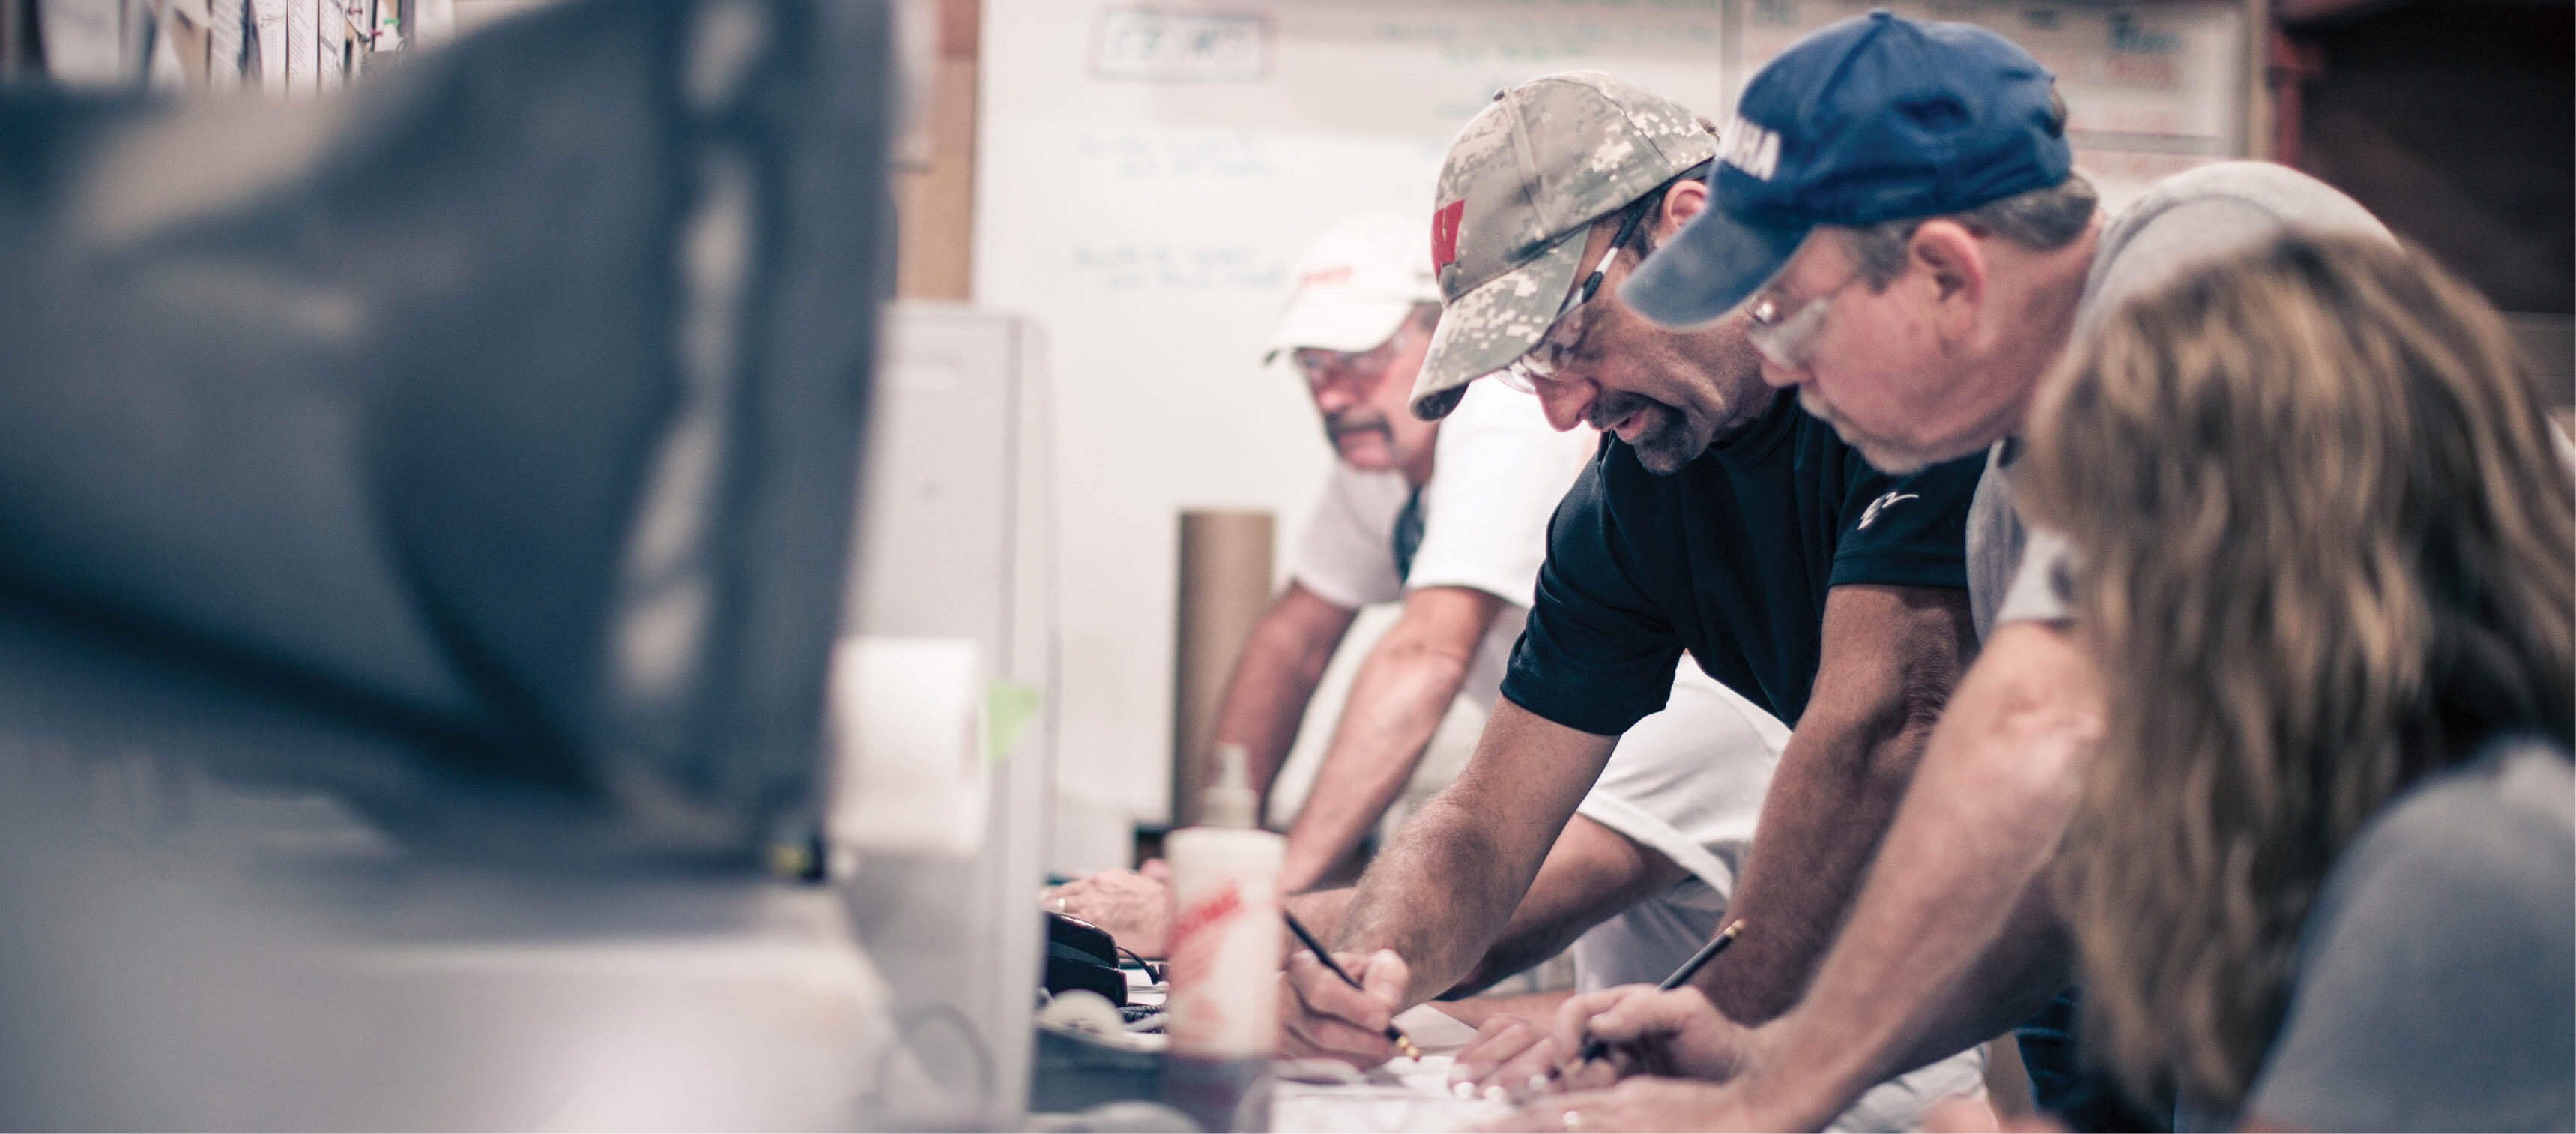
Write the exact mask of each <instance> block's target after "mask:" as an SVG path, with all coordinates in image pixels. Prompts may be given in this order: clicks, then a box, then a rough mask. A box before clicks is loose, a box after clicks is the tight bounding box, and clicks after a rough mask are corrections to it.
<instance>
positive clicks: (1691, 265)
mask: <svg viewBox="0 0 2576 1134" xmlns="http://www.w3.org/2000/svg"><path fill="white" fill-rule="evenodd" d="M2055 83H2056V77H2055V76H2053V75H2051V74H2049V73H2048V69H2047V68H2045V67H2042V66H2040V65H2039V61H2038V60H2036V59H2033V58H2031V57H2030V53H2029V52H2027V51H2023V50H2022V49H2021V48H2019V47H2017V46H2014V44H2013V42H2012V41H2011V40H2008V39H2005V38H2004V37H2002V36H1999V35H1996V34H1995V33H1993V32H1990V31H1987V30H1985V29H1984V28H1980V27H1975V26H1973V25H1969V24H1954V23H1920V22H1917V21H1914V20H1908V19H1905V18H1903V17H1900V16H1896V15H1894V14H1891V13H1889V12H1888V11H1886V10H1885V9H1880V10H1878V11H1874V12H1871V13H1870V14H1868V15H1866V16H1857V17H1854V18H1852V19H1848V20H1844V21H1842V22H1840V23H1837V24H1834V25H1832V26H1830V27H1826V28H1822V29H1819V30H1817V31H1816V32H1815V33H1814V34H1811V35H1809V36H1807V37H1806V38H1805V39H1801V40H1799V41H1798V42H1797V43H1795V44H1793V45H1791V46H1790V48H1789V50H1787V51H1785V52H1782V53H1781V55H1780V57H1779V58H1777V59H1774V60H1772V61H1771V63H1770V65H1769V66H1766V67H1764V68H1762V71H1761V73H1760V74H1757V75H1755V76H1753V81H1752V82H1751V83H1749V84H1747V85H1746V86H1745V88H1744V96H1743V98H1742V99H1740V100H1738V102H1737V104H1736V111H1735V117H1734V118H1733V119H1732V120H1730V121H1728V122H1727V123H1726V124H1725V125H1724V126H1723V127H1722V128H1721V129H1720V130H1719V132H1718V143H1717V165H1716V166H1715V167H1714V168H1712V169H1711V170H1710V171H1709V177H1708V186H1709V207H1708V210H1707V211H1706V212H1703V213H1701V214H1700V215H1699V216H1697V217H1695V218H1692V220H1691V222H1690V223H1689V224H1688V225H1685V226H1683V228H1682V230H1681V231H1680V232H1678V233H1675V234H1674V235H1673V238H1672V239H1671V240H1668V241H1665V242H1664V244H1663V246H1662V247H1659V248H1657V249H1655V252H1654V254H1653V255H1651V256H1649V257H1647V258H1646V262H1645V263H1644V264H1642V265H1640V266H1639V267H1638V269H1637V271H1636V272H1635V273H1634V274H1632V275H1630V276H1629V277H1628V279H1627V281H1626V282H1625V283H1624V284H1622V285H1621V287H1620V289H1619V297H1620V298H1621V299H1622V300H1624V301H1626V302H1627V304H1628V306H1629V307H1630V308H1633V309H1634V310H1635V311H1636V312H1637V313H1638V314H1641V315H1644V316H1645V317H1646V318H1648V319H1652V320H1654V321H1655V322H1657V323H1661V324H1664V325H1666V326H1670V327H1695V326H1699V325H1701V324H1704V323H1708V322H1710V321H1713V320H1715V319H1717V318H1718V317H1720V316H1723V315H1725V314H1726V313H1727V312H1729V311H1732V310H1734V309H1735V307H1736V306H1737V305H1738V304H1741V303H1743V302H1744V301H1745V300H1746V299H1747V298H1749V297H1751V296H1752V295H1753V293H1754V292H1756V291H1759V290H1761V288H1762V285H1764V284H1765V283H1768V282H1770V279H1771V277H1772V276H1773V275H1775V274H1777V273H1778V272H1779V271H1780V268H1781V266H1782V265H1784V264H1787V263H1788V262H1789V257H1790V256H1792V255H1794V254H1796V252H1797V251H1798V245H1799V243H1800V242H1801V241H1804V240H1805V239H1806V238H1807V233H1808V232H1809V231H1811V230H1813V229H1814V228H1815V227H1816V226H1817V225H1866V224H1875V223H1877V222H1879V221H1883V220H1894V219H1896V218H1899V217H1928V216H1938V215H1941V214H1945V213H1956V212H1963V211H1965V210H1968V209H1973V208H1976V207H1977V206H1979V205H1982V204H1985V203H1987V202H1989V201H1994V200H1997V199H2000V198H2003V197H2009V196H2011V195H2013V194H2015V193H2020V192H2025V191H2027V190H2031V189H2040V188H2045V187H2047V186H2050V185H2055V184H2057V183H2059V182H2061V181H2064V180H2066V176H2067V174H2068V173H2070V172H2072V171H2073V170H2074V168H2075V157H2074V153H2073V151H2072V150H2070V149H2069V148H2068V147H2067V144H2066V110H2065V104H2064V103H2063V102H2060V101H2059V100H2058V98H2057V95H2056V93H2055V90H2054V85H2055Z"/></svg>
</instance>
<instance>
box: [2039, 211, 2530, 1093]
mask: <svg viewBox="0 0 2576 1134" xmlns="http://www.w3.org/2000/svg"><path fill="white" fill-rule="evenodd" d="M2027 439H2028V442H2029V452H2028V456H2027V457H2026V460H2027V461H2028V465H2027V466H2026V467H2025V469H2024V470H2023V471H2022V472H2021V473H2020V474H2018V475H2017V476H2016V489H2017V491H2020V492H2021V493H2022V494H2023V495H2022V499H2023V504H2024V506H2025V507H2027V508H2029V509H2031V510H2032V511H2033V512H2034V514H2035V515H2036V516H2037V517H2038V518H2040V520H2041V522H2044V523H2047V524H2049V525H2051V526H2053V527H2056V528H2058V529H2060V530H2062V531H2064V532H2065V533H2067V535H2068V536H2069V537H2070V538H2071V539H2072V541H2073V542H2074V544H2075V545H2076V547H2077V548H2078V549H2079V550H2080V555H2081V557H2082V563H2083V565H2082V566H2081V567H2079V568H2077V569H2076V576H2075V578H2074V579H2073V580H2072V584H2073V586H2074V589H2075V591H2076V596H2077V609H2078V611H2079V615H2078V617H2079V618H2080V619H2081V620H2082V627H2083V630H2084V632H2085V633H2087V634H2089V635H2091V637H2092V648H2093V649H2094V651H2095V653H2096V656H2097V657H2098V658H2099V660H2100V662H2101V664H2102V668H2103V678H2104V682H2105V685H2106V688H2107V689H2108V691H2109V693H2108V696H2109V704H2108V706H2107V709H2108V719H2107V721H2106V732H2105V736H2104V740H2103V744H2102V747H2101V750H2100V752H2099V755H2098V756H2097V758H2096V761H2095V763H2094V765H2093V766H2092V769H2091V771H2090V772H2089V773H2088V778H2087V782H2086V785H2085V791H2084V797H2083V800H2082V803H2081V804H2080V806H2079V809H2078V811H2077V815H2076V818H2075V822H2074V824H2073V826H2072V827H2071V828H2070V831H2069V834H2068V836H2067V838H2068V843H2067V849H2068V852H2069V853H2068V855H2067V858H2066V862H2067V864H2068V867H2067V869H2066V870H2065V871H2064V872H2063V873H2062V874H2061V875H2060V877H2059V879H2058V882H2059V885H2060V897H2061V900H2062V908H2064V909H2065V910H2066V911H2067V914H2068V918H2069V920H2070V922H2071V924H2072V926H2073V928H2074V931H2075V936H2076V941H2077V948H2078V953H2079V956H2080V959H2081V962H2082V968H2083V973H2084V979H2085V982H2086V984H2085V989H2086V993H2085V995H2086V1003H2085V1012H2086V1020H2087V1033H2088V1038H2089V1039H2090V1040H2092V1041H2093V1042H2094V1043H2096V1044H2098V1045H2099V1046H2098V1047H2097V1048H2096V1049H2095V1050H2096V1051H2097V1052H2099V1053H2100V1054H2102V1055H2103V1056H2104V1057H2105V1058H2106V1060H2107V1061H2108V1062H2109V1063H2111V1064H2112V1066H2113V1067H2115V1068H2116V1069H2118V1070H2119V1071H2120V1072H2121V1074H2122V1076H2123V1078H2124V1079H2125V1080H2127V1082H2128V1083H2129V1085H2130V1086H2131V1087H2132V1088H2133V1089H2135V1090H2137V1091H2139V1092H2140V1093H2141V1094H2142V1095H2144V1096H2146V1097H2159V1096H2161V1095H2163V1094H2165V1093H2167V1092H2178V1093H2179V1094H2180V1095H2181V1096H2182V1097H2184V1098H2187V1099H2190V1100H2192V1101H2193V1102H2194V1103H2195V1104H2196V1105H2203V1106H2210V1107H2214V1108H2223V1109H2224V1111H2233V1110H2234V1109H2235V1108H2236V1107H2237V1106H2239V1105H2240V1104H2241V1103H2242V1100H2243V1098H2244V1095H2245V1091H2246V1089H2247V1088H2248V1086H2249V1085H2250V1083H2251V1081H2252V1078H2253V1076H2254V1073H2255V1072H2256V1070H2257V1069H2258V1068H2259V1067H2260V1064H2261V1060H2262V1056H2263V1053H2264V1051H2265V1049H2266V1048H2267V1047H2268V1046H2269V1045H2270V1043H2271V1039H2272V1035H2273V1032H2274V1030H2275V1028H2276V1027H2277V1025H2278V1022H2279V1018H2280V1012H2281V1009H2282V1006H2283V1002H2284V997H2285V995H2286V992H2287V988H2286V982H2287V980H2288V978H2289V976H2290V974H2291V973H2292V970H2293V967H2294V964H2295V962H2296V955H2295V954H2296V950H2297V946H2298V941H2299V934H2300V929H2301V927H2302V925H2303V924H2304V923H2305V921H2306V918H2307V914H2308V911H2309V907H2310V905H2311V903H2312V902H2313V900H2314V898H2315V895H2316V893H2317V890H2318V887H2319V886H2320V885H2322V883H2323V882H2324V879H2325V876H2326V874H2327V871H2328V870H2329V869H2330V868H2331V867H2332V866H2333V864H2334V861H2335V858H2336V857H2337V855H2339V854H2340V853H2341V852H2342V851H2343V849H2344V847H2345V845H2346V844H2347V843H2349V842H2350V841H2351V840H2352V838H2353V837H2354V835H2355V834H2356V833H2357V832H2358V831H2359V830H2360V828H2361V827H2362V825H2363V824H2364V823H2365V822H2367V821H2368V820H2369V819H2370V817H2371V816H2372V814H2373V813H2375V812H2377V811H2378V810H2379V809H2380V808H2381V806H2382V805H2383V804H2385V803H2386V802H2387V801H2388V800H2389V799H2390V797H2391V796H2393V795H2395V794H2396V793H2397V792H2399V791H2401V790H2402V789H2404V788H2405V787H2406V786H2407V785H2409V784H2411V783H2413V782H2414V781H2416V780H2418V779H2421V778H2422V777H2423V776H2425V775H2426V774H2427V773H2430V772H2432V771H2435V770H2438V769H2440V768H2442V767H2445V766H2448V765H2451V764H2454V763H2457V762H2458V761H2460V760H2462V759H2464V758H2465V757H2466V756H2467V755H2468V753H2469V752H2470V750H2471V749H2472V748H2473V746H2474V745H2476V743H2477V742H2478V741H2479V740H2480V739H2481V738H2483V737H2484V736H2485V735H2487V734H2488V733H2490V732H2493V731H2495V730H2498V729H2504V728H2514V727H2525V728H2532V729H2536V730H2539V731H2542V732H2545V733H2546V734H2548V735H2550V736H2552V737H2555V738H2557V739H2558V741H2559V742H2560V743H2561V744H2565V743H2566V742H2567V739H2568V737H2569V733H2570V732H2571V731H2576V662H2571V654H2576V645H2571V638H2576V487H2571V480H2570V474H2569V471H2568V470H2567V468H2566V467H2565V466H2564V465H2563V464H2562V463H2561V461H2560V459H2559V458H2558V456H2557V455H2556V453H2555V452H2554V451H2553V446H2552V441H2551V434H2550V426H2549V425H2548V424H2547V422H2546V419H2545V418H2544V416H2543V413H2542V410H2541V408H2540V406H2539V405H2538V404H2537V403H2536V402H2535V401H2534V400H2533V398H2532V395H2531V392H2530V389H2529V387H2528V385H2527V384H2526V382H2525V379H2524V376H2523V373H2522V367H2521V365H2520V363H2519V362H2518V361H2517V359H2516V357H2515V355H2514V353H2513V345H2512V340H2511V339H2510V338H2509V337H2508V335H2507V333H2506V331H2505V328H2504V325H2503V323H2502V321H2501V320H2500V319H2499V318H2498V317H2497V316H2496V314H2495V312H2494V311H2493V310H2492V309H2490V308H2489V307H2488V306H2487V304H2486V303H2485V302H2484V301H2483V300H2481V299H2479V298H2478V297H2477V295H2476V294H2474V293H2473V292H2471V291H2470V290H2469V289H2468V288H2467V287H2465V286H2463V285H2462V284H2461V283H2459V282H2458V281H2457V280H2455V279H2454V278H2452V277H2451V276H2450V275H2449V274H2448V273H2446V272H2444V271H2443V270H2442V269H2441V268H2440V267H2439V266H2437V265H2435V264H2434V263H2433V262H2432V261H2431V260H2430V259H2429V258H2427V257H2425V256H2423V255H2421V254H2418V253H2416V252H2414V251H2412V250H2409V249H2401V248H2398V247H2394V246H2392V245H2389V244H2386V243H2383V242H2380V241H2377V240H2372V239H2368V238H2362V237H2332V236H2324V235H2296V236H2290V237H2285V238H2282V239H2279V240H2277V241H2275V242H2272V243H2269V244H2267V245H2265V246H2262V247H2259V248H2256V249H2253V250H2251V251H2249V252H2247V253H2245V254H2243V255H2240V256H2237V257H2234V258H2232V259H2229V260H2226V261H2224V262H2220V263H2217V264H2213V265H2211V266H2209V267H2206V268H2203V269H2200V270H2196V271H2193V272H2190V273H2188V274H2186V275H2185V276H2183V277H2182V278H2180V279H2177V280H2176V281H2174V282H2173V283H2171V284H2169V285H2168V286H2166V287H2164V288H2162V289H2161V290H2159V291H2158V292H2156V293H2154V294H2151V295H2148V296H2145V297H2142V298H2141V299H2140V300H2139V301H2137V302H2135V303H2133V304H2131V305H2130V306H2128V307H2127V308H2125V309H2124V310H2123V311H2122V313H2120V314H2118V315H2116V316H2114V317H2112V318H2111V319H2109V320H2108V321H2107V322H2106V324H2105V326H2104V327H2103V328H2102V331H2101V333H2100V334H2099V335H2098V336H2097V337H2095V338H2094V339H2093V340H2091V342H2090V343H2089V345H2087V346H2086V347H2085V348H2084V349H2081V350H2080V351H2078V352H2077V353H2076V354H2075V355H2074V356H2072V357H2070V358H2069V359H2068V361H2067V362H2066V364H2065V365H2064V366H2063V368H2062V369H2061V370H2060V371H2059V372H2058V373H2057V374H2056V375H2055V376H2054V377H2052V378H2051V379H2050V381H2049V383H2048V384H2047V385H2046V386H2045V387H2044V388H2043V391H2042V394H2041V396H2040V399H2039V401H2038V403H2037V404H2036V405H2035V406H2034V408H2033V423H2032V426H2031V428H2030V430H2029V432H2028V437H2027Z"/></svg>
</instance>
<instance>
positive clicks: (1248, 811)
mask: <svg viewBox="0 0 2576 1134" xmlns="http://www.w3.org/2000/svg"><path fill="white" fill-rule="evenodd" d="M1216 761H1217V776H1216V782H1215V783H1214V784H1213V785H1211V786H1210V787H1208V788H1207V789H1206V791H1204V792H1202V793H1201V794H1200V796H1199V825H1198V826H1195V827H1185V828H1183V829H1181V830H1178V831H1174V832H1172V834H1171V837H1170V838H1168V839H1166V840H1165V841H1164V848H1163V849H1164V851H1165V857H1166V858H1167V859H1168V860H1169V861H1170V863H1171V867H1172V905H1173V913H1172V931H1171V938H1170V941H1171V946H1170V948H1171V958H1170V960H1171V966H1170V969H1169V970H1168V971H1169V973H1170V978H1171V982H1172V993H1171V1002H1170V1005H1169V1007H1168V1008H1167V1009H1166V1013H1167V1014H1166V1015H1165V1017H1164V1032H1165V1033H1166V1034H1168V1035H1169V1036H1171V1044H1172V1047H1171V1051H1172V1056H1173V1058H1174V1060H1175V1061H1176V1063H1177V1062H1179V1061H1187V1062H1189V1063H1192V1064H1196V1065H1197V1066H1196V1067H1195V1068H1192V1069H1188V1070H1184V1069H1183V1068H1181V1067H1178V1066H1175V1067H1173V1068H1169V1069H1167V1073H1166V1075H1165V1081H1166V1086H1167V1088H1180V1089H1182V1090H1184V1091H1187V1092H1189V1093H1190V1094H1192V1095H1194V1096H1197V1097H1191V1098H1173V1099H1170V1100H1168V1101H1171V1102H1172V1103H1174V1105H1177V1106H1180V1107H1181V1109H1183V1110H1185V1111H1189V1112H1191V1113H1193V1114H1194V1115H1203V1116H1204V1117H1202V1118H1201V1125H1203V1126H1206V1127H1207V1128H1208V1129H1210V1130H1222V1129H1228V1128H1234V1127H1238V1126H1240V1125H1241V1123H1240V1120H1239V1119H1237V1118H1235V1117H1234V1116H1232V1115H1230V1114H1229V1113H1228V1112H1229V1111H1230V1110H1231V1104H1230V1102H1229V1101H1228V1096H1236V1095H1239V1093H1240V1092H1241V1091H1242V1090H1243V1089H1246V1088H1248V1087H1249V1085H1250V1083H1251V1081H1252V1079H1254V1078H1257V1077H1258V1075H1259V1073H1260V1072H1261V1071H1262V1070H1264V1069H1266V1068H1267V1066H1268V1064H1269V1060H1270V1057H1271V1056H1272V1054H1274V1053H1275V1052H1276V1051H1277V1050H1278V1047H1279V966H1280V963H1281V961H1282V959H1283V953H1284V948H1283V946H1282V944H1281V937H1280V933H1281V929H1280V925H1281V922H1280V917H1279V867H1280V863H1281V860H1282V858H1283V857H1284V856H1285V854H1286V851H1287V845H1288V840H1287V839H1285V838H1282V837H1280V836H1279V835H1275V834H1272V833H1271V832H1268V831H1265V830H1262V829H1261V827H1260V825H1259V823H1258V818H1259V808H1260V802H1259V797H1258V796H1257V795H1256V794H1255V793H1254V792H1253V790H1252V783H1251V774H1250V772H1249V770H1248V769H1247V768H1246V764H1247V763H1248V762H1249V756H1248V754H1247V753H1246V752H1245V751H1244V749H1243V746H1242V745H1240V744H1220V745H1217V746H1216ZM1174 1072H1180V1074H1177V1075H1176V1074H1174ZM1211 1118H1213V1119H1215V1121H1213V1122H1211V1121H1209V1119H1211Z"/></svg>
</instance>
